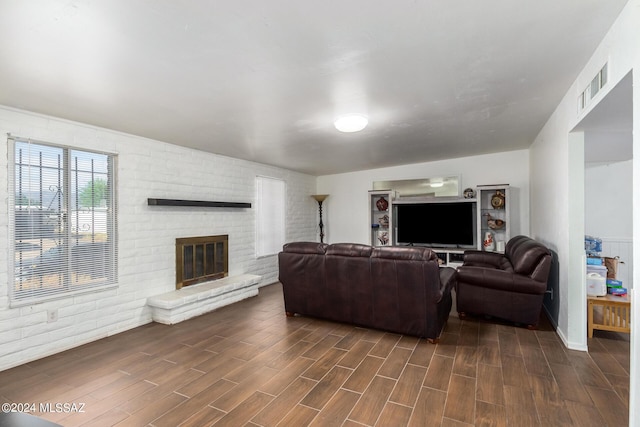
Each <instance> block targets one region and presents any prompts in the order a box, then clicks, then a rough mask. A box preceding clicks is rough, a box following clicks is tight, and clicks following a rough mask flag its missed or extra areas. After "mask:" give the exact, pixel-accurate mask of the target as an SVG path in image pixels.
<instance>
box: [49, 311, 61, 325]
mask: <svg viewBox="0 0 640 427" xmlns="http://www.w3.org/2000/svg"><path fill="white" fill-rule="evenodd" d="M57 320H58V310H47V323H52V322H56V321H57Z"/></svg>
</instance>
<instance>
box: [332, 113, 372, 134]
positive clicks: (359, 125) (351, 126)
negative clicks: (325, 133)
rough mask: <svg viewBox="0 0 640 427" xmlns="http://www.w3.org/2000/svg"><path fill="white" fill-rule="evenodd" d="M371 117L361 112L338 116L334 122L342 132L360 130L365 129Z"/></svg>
mask: <svg viewBox="0 0 640 427" xmlns="http://www.w3.org/2000/svg"><path fill="white" fill-rule="evenodd" d="M368 123H369V119H367V118H366V117H365V116H363V115H361V114H350V115H348V116H342V117H340V118H338V120H336V121H335V122H334V123H333V124H334V125H335V126H336V129H338V130H339V131H340V132H358V131H361V130H362V129H364V128H365V127H366V126H367V124H368Z"/></svg>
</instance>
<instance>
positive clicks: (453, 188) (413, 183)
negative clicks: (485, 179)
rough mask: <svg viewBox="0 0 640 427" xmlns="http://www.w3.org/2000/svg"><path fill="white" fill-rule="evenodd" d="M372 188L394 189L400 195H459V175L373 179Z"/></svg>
mask: <svg viewBox="0 0 640 427" xmlns="http://www.w3.org/2000/svg"><path fill="white" fill-rule="evenodd" d="M373 190H395V191H397V192H398V196H400V197H418V196H419V197H459V196H460V177H459V176H445V177H434V178H423V179H401V180H394V181H374V182H373Z"/></svg>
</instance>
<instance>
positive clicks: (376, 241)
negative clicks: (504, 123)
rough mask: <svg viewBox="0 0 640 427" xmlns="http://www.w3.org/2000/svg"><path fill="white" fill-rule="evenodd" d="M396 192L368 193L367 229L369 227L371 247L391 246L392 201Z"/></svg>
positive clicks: (373, 191) (374, 191) (375, 191)
mask: <svg viewBox="0 0 640 427" xmlns="http://www.w3.org/2000/svg"><path fill="white" fill-rule="evenodd" d="M395 197H396V192H395V191H392V190H380V191H378V190H371V191H369V227H371V232H370V233H369V234H370V240H371V246H391V245H392V244H393V242H394V238H393V227H392V224H393V200H394V199H395Z"/></svg>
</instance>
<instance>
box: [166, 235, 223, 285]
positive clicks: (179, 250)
mask: <svg viewBox="0 0 640 427" xmlns="http://www.w3.org/2000/svg"><path fill="white" fill-rule="evenodd" d="M228 270H229V236H228V235H226V234H225V235H219V236H204V237H185V238H178V239H176V289H181V288H182V287H183V286H189V285H195V284H196V283H201V282H205V281H209V280H215V279H221V278H223V277H226V276H227V275H228V274H229V271H228Z"/></svg>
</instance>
